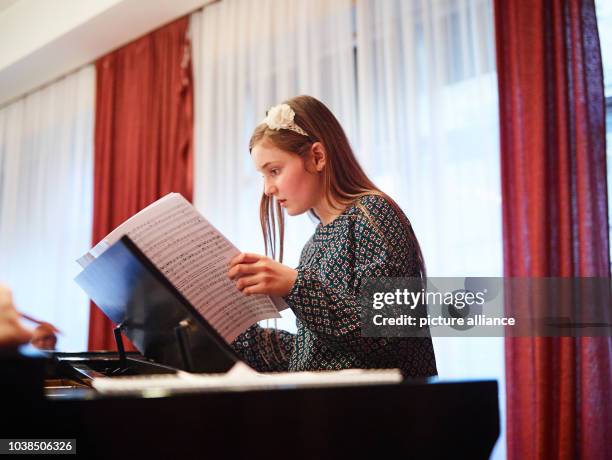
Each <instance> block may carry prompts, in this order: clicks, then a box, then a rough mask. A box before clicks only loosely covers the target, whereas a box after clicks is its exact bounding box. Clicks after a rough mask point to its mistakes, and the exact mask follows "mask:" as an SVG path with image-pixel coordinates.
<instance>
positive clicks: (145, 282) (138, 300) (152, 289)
mask: <svg viewBox="0 0 612 460" xmlns="http://www.w3.org/2000/svg"><path fill="white" fill-rule="evenodd" d="M75 281H76V282H77V283H78V284H79V286H81V288H83V290H84V291H85V292H86V293H87V295H88V296H89V297H90V298H91V299H92V300H93V301H94V302H95V303H96V305H97V306H98V307H100V309H101V310H102V311H103V312H104V314H105V315H106V316H107V317H108V318H109V319H110V320H111V321H112V322H113V323H115V324H117V327H116V329H115V339H116V340H117V348H118V350H119V353H120V359H121V361H122V362H123V363H125V362H126V357H125V353H124V352H123V342H122V340H121V332H123V333H124V334H125V335H126V336H127V337H128V338H129V339H130V340H131V341H132V343H133V344H134V345H135V346H136V348H137V349H138V350H139V351H140V353H142V355H144V356H145V357H146V358H147V359H150V360H153V361H155V362H157V363H159V364H163V365H166V366H171V367H174V368H177V369H182V370H186V371H189V372H206V373H219V372H226V371H228V370H229V369H230V368H231V367H232V366H233V365H234V363H235V362H236V361H238V360H239V359H240V358H239V357H238V355H237V354H236V353H235V352H234V351H233V349H232V348H231V347H230V346H229V345H228V344H227V343H226V342H225V340H224V339H223V338H222V337H221V336H220V335H219V334H218V333H217V331H216V330H214V329H213V328H212V327H211V326H210V324H208V322H206V320H205V319H204V318H203V317H202V316H201V315H200V314H199V313H198V312H197V311H196V309H195V308H194V307H193V306H192V305H191V304H190V303H189V302H188V301H187V300H186V299H185V297H183V295H182V294H181V293H180V292H178V291H177V289H176V288H175V287H174V286H173V285H172V284H171V283H170V282H169V281H168V279H167V278H166V277H165V276H164V275H163V274H162V273H161V272H160V271H159V270H158V269H157V267H155V265H153V263H152V262H151V261H150V260H149V259H148V258H147V257H146V256H145V255H144V254H143V252H142V251H141V250H140V249H139V248H138V247H137V246H136V245H135V244H134V242H133V241H132V240H130V238H129V237H128V236H124V237H123V238H121V239H120V240H119V241H117V242H116V243H115V244H113V245H112V246H111V247H110V248H108V249H107V250H106V251H104V253H102V254H101V255H100V256H99V257H98V258H96V259H95V260H93V261H92V262H90V264H89V265H87V267H86V268H85V269H84V270H83V271H82V272H81V273H80V274H79V275H78V276H77V277H76V278H75Z"/></svg>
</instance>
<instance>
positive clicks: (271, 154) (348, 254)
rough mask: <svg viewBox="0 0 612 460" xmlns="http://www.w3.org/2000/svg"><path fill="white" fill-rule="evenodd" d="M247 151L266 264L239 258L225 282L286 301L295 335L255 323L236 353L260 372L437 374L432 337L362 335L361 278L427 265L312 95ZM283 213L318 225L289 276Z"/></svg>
mask: <svg viewBox="0 0 612 460" xmlns="http://www.w3.org/2000/svg"><path fill="white" fill-rule="evenodd" d="M249 150H250V152H251V157H252V160H253V163H254V165H255V168H256V169H257V170H258V171H260V172H261V173H262V175H263V177H264V193H263V196H262V198H261V205H260V218H261V227H262V231H263V236H264V242H265V250H266V254H270V255H271V256H272V257H271V258H270V257H266V256H262V255H258V254H247V253H242V254H239V255H238V256H236V257H235V258H234V259H233V260H232V261H231V262H230V269H229V272H228V276H229V277H230V278H231V279H233V280H235V281H236V286H237V287H238V289H240V290H241V291H242V292H244V293H245V294H247V295H249V294H268V295H279V296H283V298H284V299H285V301H286V302H287V304H288V305H289V306H290V307H291V309H292V310H293V311H294V312H295V315H296V317H297V334H296V335H293V334H290V333H288V332H286V331H281V330H270V329H264V328H261V327H259V326H258V325H254V326H252V327H251V328H249V329H248V330H247V331H246V332H244V333H243V334H241V335H240V336H239V337H238V338H237V339H236V340H235V341H234V343H233V347H234V349H235V350H236V351H237V352H238V353H239V354H240V355H241V356H242V357H243V359H244V360H245V361H246V362H247V363H249V364H250V365H251V366H252V367H253V368H255V369H257V370H259V371H287V370H289V371H299V370H323V369H325V370H332V369H346V368H399V369H401V370H402V372H403V374H404V375H407V376H429V375H435V374H436V373H437V371H436V362H435V357H434V352H433V346H432V343H431V338H429V337H425V338H371V337H362V335H361V326H360V319H361V307H360V305H359V302H358V299H359V292H360V284H361V281H362V280H363V279H364V278H368V277H372V278H374V277H422V278H424V277H425V267H424V263H423V258H422V256H421V251H420V248H419V243H418V241H417V239H416V237H415V235H414V232H413V231H412V228H411V226H410V223H409V222H408V219H407V218H406V216H405V215H404V213H403V212H402V210H401V209H400V208H399V207H398V205H397V204H396V203H395V202H394V201H393V200H392V199H391V198H389V197H388V196H387V195H385V194H384V193H383V192H381V191H380V190H379V189H378V188H376V186H375V185H374V184H373V183H372V182H371V181H370V180H369V179H368V177H367V176H366V175H365V173H364V172H363V170H362V169H361V167H360V166H359V164H358V162H357V159H356V158H355V156H354V154H353V151H352V150H351V147H350V145H349V142H348V139H347V137H346V135H345V134H344V131H343V129H342V127H341V126H340V123H339V122H338V120H337V119H336V117H334V115H333V114H332V113H331V112H330V110H329V109H328V108H327V107H326V106H325V105H324V104H323V103H321V102H320V101H318V100H317V99H315V98H313V97H310V96H298V97H294V98H292V99H290V100H288V101H286V102H285V103H283V104H281V105H277V106H275V107H272V108H271V109H270V110H269V111H268V112H267V116H266V118H265V119H264V121H263V122H262V123H261V124H260V125H259V126H257V128H256V129H255V132H254V133H253V135H252V136H251V140H250V143H249ZM283 208H284V210H285V211H286V212H287V213H288V214H289V215H291V216H295V215H298V214H302V213H304V212H310V213H311V214H312V215H313V216H314V217H315V218H316V219H318V220H319V222H320V223H319V225H318V226H317V228H316V230H315V232H314V234H313V236H312V237H311V238H310V240H309V241H308V242H307V243H306V245H305V246H304V249H303V250H302V255H301V258H300V263H299V265H298V267H297V268H296V269H293V268H290V267H287V266H286V265H283V264H282V263H281V262H282V258H283V230H284V227H283V222H284V221H283V210H282V209H283ZM277 226H278V228H277ZM277 239H278V243H279V245H278V247H277V245H276V243H277ZM277 253H278V255H279V261H280V262H277V261H276V260H274V259H275V258H276V255H277Z"/></svg>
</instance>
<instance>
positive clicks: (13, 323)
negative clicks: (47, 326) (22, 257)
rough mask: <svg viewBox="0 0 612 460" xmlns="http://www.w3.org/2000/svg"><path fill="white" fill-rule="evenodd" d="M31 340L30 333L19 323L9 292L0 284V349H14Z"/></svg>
mask: <svg viewBox="0 0 612 460" xmlns="http://www.w3.org/2000/svg"><path fill="white" fill-rule="evenodd" d="M31 338H32V332H30V331H29V330H28V329H26V328H24V327H23V326H22V325H21V323H20V322H19V313H17V310H15V306H14V305H13V296H12V294H11V290H10V289H9V288H8V287H6V286H4V285H1V284H0V348H4V347H7V348H8V347H16V346H17V345H21V344H22V343H27V342H29V341H30V339H31Z"/></svg>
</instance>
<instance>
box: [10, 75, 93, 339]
mask: <svg viewBox="0 0 612 460" xmlns="http://www.w3.org/2000/svg"><path fill="white" fill-rule="evenodd" d="M94 101H95V69H94V67H93V66H89V67H86V68H83V69H81V70H79V71H77V72H75V73H73V74H71V75H68V76H66V77H65V78H62V79H61V80H58V81H56V82H53V83H51V84H50V85H48V86H47V87H45V88H43V89H41V90H38V91H36V92H34V93H31V94H29V95H27V96H25V97H24V98H22V99H19V100H17V101H15V102H13V103H11V104H10V105H8V106H5V107H3V108H1V109H0V280H1V281H2V282H4V283H7V284H8V285H9V286H10V287H11V288H12V289H13V294H14V298H15V301H16V305H17V307H18V309H20V310H21V311H22V312H24V313H27V314H30V315H32V316H34V317H37V318H39V319H42V320H45V321H49V322H51V323H52V324H54V325H56V326H57V327H58V328H59V329H60V330H61V332H62V334H61V335H59V337H58V339H59V340H58V348H59V349H62V350H79V351H82V350H84V349H86V348H87V328H88V319H89V306H88V305H89V304H88V301H87V298H86V296H85V295H84V293H83V292H82V291H81V290H80V288H79V287H78V286H77V285H76V283H75V282H74V281H73V277H74V276H75V275H76V273H77V271H78V266H77V264H76V262H75V259H76V258H77V257H79V256H80V255H82V254H83V253H84V252H85V251H87V249H88V248H89V245H90V242H91V219H92V178H93V167H92V161H93V137H92V136H93V123H94Z"/></svg>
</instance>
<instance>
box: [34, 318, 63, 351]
mask: <svg viewBox="0 0 612 460" xmlns="http://www.w3.org/2000/svg"><path fill="white" fill-rule="evenodd" d="M55 332H57V328H56V327H55V326H53V325H52V324H50V323H41V324H39V325H38V326H37V327H36V329H34V334H33V336H32V345H33V346H35V347H36V348H38V349H40V350H55V345H56V344H57V336H56V335H55Z"/></svg>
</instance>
